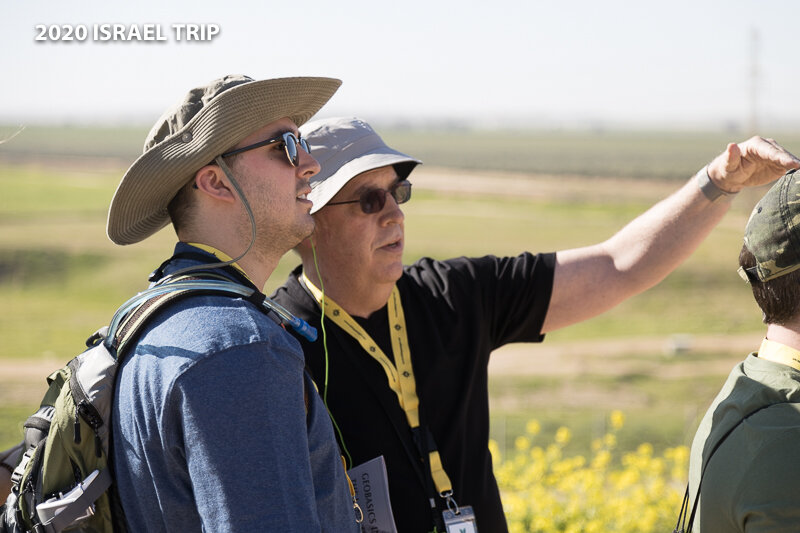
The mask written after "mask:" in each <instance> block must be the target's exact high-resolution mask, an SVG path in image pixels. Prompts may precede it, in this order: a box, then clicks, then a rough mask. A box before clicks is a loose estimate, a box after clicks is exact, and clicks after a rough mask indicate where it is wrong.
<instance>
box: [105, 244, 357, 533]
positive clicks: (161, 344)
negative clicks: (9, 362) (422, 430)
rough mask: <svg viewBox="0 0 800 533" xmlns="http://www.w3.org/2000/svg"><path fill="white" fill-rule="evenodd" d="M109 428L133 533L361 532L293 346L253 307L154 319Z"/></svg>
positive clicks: (216, 301) (199, 307)
mask: <svg viewBox="0 0 800 533" xmlns="http://www.w3.org/2000/svg"><path fill="white" fill-rule="evenodd" d="M186 249H187V245H185V244H179V245H178V248H177V251H181V250H186ZM191 251H192V252H197V251H198V250H197V249H194V248H193V249H191ZM187 264H189V263H187V261H186V260H182V261H176V262H175V264H174V265H173V264H171V265H170V266H169V267H167V270H166V272H167V273H169V272H170V271H171V270H174V269H175V268H179V267H183V266H186V265H187ZM304 394H307V396H308V404H307V405H306V401H305V400H304ZM113 419H114V432H113V439H114V440H113V446H114V448H113V450H114V466H115V477H116V480H117V484H118V489H119V493H120V497H121V500H122V505H123V509H124V511H125V515H126V520H127V522H128V525H129V529H131V530H132V531H148V532H157V531H303V532H306V531H334V532H340V531H358V528H357V526H356V523H355V519H354V513H353V505H352V500H351V499H350V494H349V490H348V487H347V481H346V479H345V473H344V469H343V466H342V463H341V459H340V455H339V450H338V447H337V445H336V441H335V438H334V435H333V429H332V426H331V423H330V420H329V418H328V415H327V412H326V409H325V406H324V405H323V404H322V400H321V399H320V397H319V395H318V394H317V393H316V390H315V388H314V386H313V384H312V382H311V380H310V378H309V377H308V375H307V374H306V373H305V372H304V361H303V355H302V352H301V350H300V346H299V344H298V343H297V341H295V340H294V339H293V338H292V337H291V336H290V335H289V334H287V333H286V332H285V331H284V330H283V329H282V328H281V327H280V326H279V325H278V324H276V323H275V322H274V321H272V320H271V319H270V318H268V317H267V316H265V315H264V314H263V313H262V312H261V311H259V310H258V309H257V308H256V307H255V306H254V305H253V304H252V303H250V302H247V301H245V300H243V299H239V298H233V297H229V296H224V295H222V296H216V295H203V296H192V297H189V298H187V299H184V300H182V301H179V302H176V303H174V304H170V305H168V306H167V308H166V309H165V310H163V311H160V312H159V313H158V314H157V316H155V317H154V318H153V319H152V320H151V322H150V323H149V324H148V326H147V327H146V329H145V330H144V332H143V333H142V335H141V336H140V338H139V340H138V343H137V345H136V347H135V349H134V350H132V351H131V352H130V353H129V354H128V355H127V356H126V358H125V360H124V362H123V364H122V367H121V368H120V371H119V376H118V383H117V390H116V398H115V402H114V416H113Z"/></svg>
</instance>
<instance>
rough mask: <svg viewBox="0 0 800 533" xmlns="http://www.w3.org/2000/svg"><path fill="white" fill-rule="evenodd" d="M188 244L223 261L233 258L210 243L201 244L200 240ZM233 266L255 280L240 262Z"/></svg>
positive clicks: (232, 264)
mask: <svg viewBox="0 0 800 533" xmlns="http://www.w3.org/2000/svg"><path fill="white" fill-rule="evenodd" d="M186 244H188V245H190V246H194V247H195V248H199V249H201V250H203V251H204V252H208V253H210V254H211V255H213V256H214V257H216V258H217V259H219V260H220V261H221V262H223V263H225V262H227V261H230V260H232V259H233V258H232V257H231V256H229V255H228V254H226V253H225V252H222V251H220V250H217V249H216V248H214V247H213V246H209V245H208V244H201V243H199V242H187V243H186ZM231 266H232V267H233V268H235V269H236V270H238V271H239V272H240V273H241V274H242V275H243V276H244V277H246V278H247V280H248V281H249V282H250V283H252V282H253V280H251V279H250V276H248V275H247V272H245V271H244V270H242V267H240V266H239V263H231Z"/></svg>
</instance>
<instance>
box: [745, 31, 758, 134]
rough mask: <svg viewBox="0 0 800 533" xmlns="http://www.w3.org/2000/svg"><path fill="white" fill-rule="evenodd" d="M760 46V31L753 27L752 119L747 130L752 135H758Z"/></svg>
mask: <svg viewBox="0 0 800 533" xmlns="http://www.w3.org/2000/svg"><path fill="white" fill-rule="evenodd" d="M758 45H759V37H758V30H757V29H756V28H755V27H753V28H751V30H750V69H749V70H750V72H749V78H750V80H749V82H750V83H749V85H750V87H749V88H750V94H749V97H750V106H749V107H750V118H749V120H748V124H747V129H748V130H749V134H750V135H755V134H756V133H758V127H759V124H758V77H759V67H758Z"/></svg>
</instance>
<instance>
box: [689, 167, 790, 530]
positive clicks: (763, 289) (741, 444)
mask: <svg viewBox="0 0 800 533" xmlns="http://www.w3.org/2000/svg"><path fill="white" fill-rule="evenodd" d="M798 199H800V172H797V171H795V170H792V171H790V172H788V173H787V174H786V175H785V176H783V177H782V178H781V179H780V180H778V181H777V182H776V183H775V185H774V186H773V187H772V188H771V189H770V190H769V192H767V194H766V195H765V196H764V197H763V198H762V199H761V200H760V201H759V203H758V204H757V205H756V207H755V208H754V209H753V212H752V214H751V215H750V220H749V221H748V223H747V226H746V228H745V234H744V245H743V246H742V250H741V253H740V255H739V266H740V268H739V273H740V275H741V276H742V277H743V278H744V279H745V280H746V281H747V282H748V283H749V284H750V288H751V289H752V291H753V297H754V298H755V301H756V303H758V306H759V307H760V308H761V311H762V313H763V321H764V323H765V324H766V325H767V332H766V337H765V338H764V341H763V343H762V344H761V346H760V348H759V349H758V351H757V352H753V353H751V354H750V355H748V356H747V358H746V359H745V360H744V361H742V362H741V363H739V364H738V365H736V367H735V368H734V369H733V370H732V371H731V373H730V376H729V377H728V380H727V381H726V382H725V385H724V386H723V387H722V390H721V391H720V392H719V394H718V395H717V397H716V399H715V400H714V402H713V403H712V404H711V407H710V408H709V409H708V411H707V412H706V414H705V416H704V417H703V420H702V422H701V423H700V427H699V429H698V430H697V434H696V435H695V438H694V442H693V444H692V452H691V456H690V462H689V498H690V507H689V509H691V508H692V505H693V504H694V503H695V500H696V499H697V498H698V495H699V501H698V505H697V509H696V511H695V513H696V514H695V515H694V520H693V524H692V525H693V531H695V532H697V531H702V532H703V533H714V532H722V531H725V532H730V531H746V532H747V533H755V532H762V531H763V532H766V531H770V532H779V531H797V530H798V528H800V461H797V452H798V448H799V446H798V445H800V403H798V402H800V201H798ZM701 478H702V483H701Z"/></svg>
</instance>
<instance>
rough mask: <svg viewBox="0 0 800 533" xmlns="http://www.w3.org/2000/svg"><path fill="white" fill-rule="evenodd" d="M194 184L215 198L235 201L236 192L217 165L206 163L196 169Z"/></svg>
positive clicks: (229, 201)
mask: <svg viewBox="0 0 800 533" xmlns="http://www.w3.org/2000/svg"><path fill="white" fill-rule="evenodd" d="M194 186H195V187H196V188H197V189H198V190H199V191H200V192H202V193H203V194H206V195H208V196H210V197H211V198H214V199H215V200H220V201H223V202H228V203H235V202H236V194H235V193H234V192H233V190H232V189H233V188H232V187H231V185H230V183H229V182H228V178H227V177H226V176H225V173H224V172H223V171H222V169H221V168H220V167H219V166H218V165H206V166H204V167H203V168H201V169H200V170H198V171H197V172H196V173H195V175H194Z"/></svg>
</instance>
